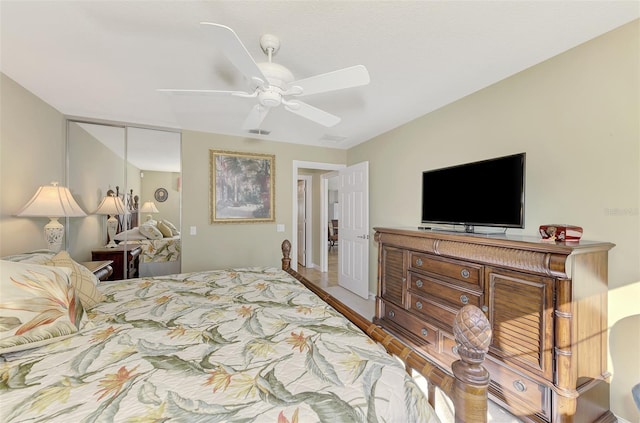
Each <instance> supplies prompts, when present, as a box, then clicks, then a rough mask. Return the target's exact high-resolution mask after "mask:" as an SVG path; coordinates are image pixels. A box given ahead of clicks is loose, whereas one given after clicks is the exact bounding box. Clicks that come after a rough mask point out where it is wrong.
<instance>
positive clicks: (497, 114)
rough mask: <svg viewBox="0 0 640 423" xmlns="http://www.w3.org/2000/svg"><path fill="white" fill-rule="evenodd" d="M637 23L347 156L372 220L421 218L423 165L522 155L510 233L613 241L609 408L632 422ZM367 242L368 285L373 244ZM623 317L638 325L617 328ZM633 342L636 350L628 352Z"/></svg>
mask: <svg viewBox="0 0 640 423" xmlns="http://www.w3.org/2000/svg"><path fill="white" fill-rule="evenodd" d="M639 26H640V25H639V21H635V22H633V23H631V24H629V25H626V26H624V27H622V28H619V29H618V30H615V31H613V32H611V33H609V34H606V35H604V36H602V37H599V38H597V39H595V40H593V41H591V42H589V43H586V44H584V45H582V46H579V47H577V48H575V49H573V50H571V51H569V52H566V53H564V54H562V55H559V56H557V57H555V58H553V59H551V60H548V61H546V62H544V63H542V64H540V65H538V66H535V67H533V68H530V69H528V70H525V71H524V72H521V73H519V74H517V75H515V76H513V77H511V78H508V79H506V80H504V81H501V82H499V83H497V84H495V85H493V86H490V87H488V88H486V89H484V90H482V91H480V92H477V93H474V94H472V95H470V96H468V97H466V98H464V99H462V100H460V101H457V102H455V103H453V104H451V105H448V106H446V107H443V108H442V109H440V110H437V111H434V112H433V113H429V114H427V115H425V116H423V117H421V118H419V119H416V120H415V121H413V122H411V123H409V124H406V125H403V126H401V127H399V128H397V129H395V130H393V131H390V132H388V133H386V134H384V135H381V136H379V137H376V138H375V139H373V140H370V141H369V142H366V143H364V144H361V145H359V146H357V147H355V148H352V149H350V150H349V152H348V163H349V164H354V163H358V162H361V161H364V160H368V161H369V163H370V173H369V174H370V181H369V186H370V190H371V191H370V211H371V216H370V222H371V226H372V227H375V226H398V225H399V226H414V227H415V226H417V225H418V224H419V223H420V201H421V200H420V197H421V196H420V186H421V179H420V177H421V172H422V171H424V170H427V169H433V168H437V167H441V166H449V165H453V164H458V163H464V162H469V161H474V160H480V159H485V158H491V157H496V156H501V155H506V154H511V153H519V152H523V151H524V152H526V153H527V180H526V210H525V219H526V227H525V229H524V230H509V232H511V233H518V232H522V233H525V234H531V235H534V236H537V229H538V226H539V225H540V224H543V223H570V224H576V225H580V226H582V227H583V228H584V237H585V238H586V239H593V240H602V241H610V242H613V243H615V244H616V247H615V248H614V249H613V250H612V251H611V252H610V255H609V286H610V294H609V300H610V306H609V309H610V314H609V318H610V319H609V321H610V328H611V339H610V342H611V356H612V359H613V362H612V365H611V366H610V367H611V370H613V372H614V376H613V378H612V394H611V405H612V409H613V411H614V412H615V413H616V414H618V415H620V416H622V417H624V418H626V419H627V420H630V421H631V420H633V421H637V418H638V414H637V410H636V408H635V406H634V405H633V401H632V398H631V395H630V390H631V386H632V385H633V384H635V383H638V382H640V360H638V358H637V351H638V347H640V331H639V330H638V327H639V326H638V320H637V319H638V318H639V317H640V316H639V315H640V307H639V306H638V299H639V298H640V282H639V281H640V260H639V258H640V245H639V244H640V216H639V212H638V210H639V206H640V165H639V163H640V150H639V145H640V128H639V126H640V107H639V98H640V84H639V80H640V69H639V63H640V56H639V53H640V46H639V41H638V40H639V39H640V34H639ZM425 95H428V93H425ZM460 195H464V189H461V190H460ZM372 238H373V237H372ZM371 247H372V248H371V257H370V278H371V280H370V286H371V289H373V287H374V286H375V277H376V275H377V268H376V267H377V261H376V253H377V245H376V244H375V242H373V241H372V244H371ZM632 316H635V317H632ZM629 318H631V319H636V320H635V322H636V324H635V327H634V325H632V324H631V325H630V324H628V323H626V320H625V325H624V326H622V325H619V324H618V322H621V321H622V320H623V319H629ZM625 330H626V332H625ZM614 342H615V343H614ZM625 342H629V343H628V344H626V346H625ZM628 349H631V350H632V351H634V353H633V354H626V353H623V350H628Z"/></svg>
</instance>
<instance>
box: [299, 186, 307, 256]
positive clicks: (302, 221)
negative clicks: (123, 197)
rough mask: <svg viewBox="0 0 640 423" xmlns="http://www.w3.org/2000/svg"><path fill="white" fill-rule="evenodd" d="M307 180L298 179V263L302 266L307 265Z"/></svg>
mask: <svg viewBox="0 0 640 423" xmlns="http://www.w3.org/2000/svg"><path fill="white" fill-rule="evenodd" d="M306 191H307V190H306V181H305V180H303V179H302V180H298V263H300V265H302V266H306V265H307V255H306V254H305V246H306V245H307V239H306V230H305V228H306V215H307V200H306Z"/></svg>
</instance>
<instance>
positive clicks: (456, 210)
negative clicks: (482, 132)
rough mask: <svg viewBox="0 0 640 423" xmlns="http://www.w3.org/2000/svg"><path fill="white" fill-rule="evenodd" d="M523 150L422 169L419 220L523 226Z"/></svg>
mask: <svg viewBox="0 0 640 423" xmlns="http://www.w3.org/2000/svg"><path fill="white" fill-rule="evenodd" d="M525 157H526V155H525V153H520V154H514V155H511V156H505V157H498V158H495V159H489V160H483V161H479V162H474V163H467V164H463V165H458V166H452V167H447V168H442V169H435V170H428V171H425V172H423V173H422V222H423V223H444V224H454V225H465V226H469V227H470V226H474V225H477V226H499V227H506V228H524V182H525Z"/></svg>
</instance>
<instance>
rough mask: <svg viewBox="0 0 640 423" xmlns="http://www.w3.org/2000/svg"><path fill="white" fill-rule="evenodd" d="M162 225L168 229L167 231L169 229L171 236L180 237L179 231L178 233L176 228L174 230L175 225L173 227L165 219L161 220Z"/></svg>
mask: <svg viewBox="0 0 640 423" xmlns="http://www.w3.org/2000/svg"><path fill="white" fill-rule="evenodd" d="M162 223H164V224H165V225H167V226H168V227H169V229H171V235H172V236H176V235H180V231H178V228H176V225H174V224H173V223H171V222H169V221H168V220H166V219H162Z"/></svg>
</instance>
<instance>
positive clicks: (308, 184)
mask: <svg viewBox="0 0 640 423" xmlns="http://www.w3.org/2000/svg"><path fill="white" fill-rule="evenodd" d="M298 181H304V197H305V206H304V221H305V225H304V232H305V240H306V243H305V246H304V261H305V263H306V267H309V266H310V265H311V264H313V227H312V225H313V221H312V220H313V219H312V218H311V212H312V210H313V208H312V207H313V197H312V195H313V176H311V175H298V179H297V180H296V226H295V230H296V238H297V237H298V219H297V214H298V204H297V200H298V195H297V191H298V189H297V188H298V184H297V182H298ZM295 252H296V262H297V261H298V250H295Z"/></svg>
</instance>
